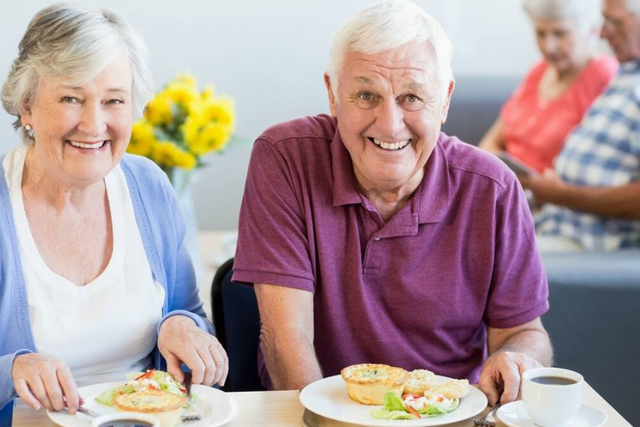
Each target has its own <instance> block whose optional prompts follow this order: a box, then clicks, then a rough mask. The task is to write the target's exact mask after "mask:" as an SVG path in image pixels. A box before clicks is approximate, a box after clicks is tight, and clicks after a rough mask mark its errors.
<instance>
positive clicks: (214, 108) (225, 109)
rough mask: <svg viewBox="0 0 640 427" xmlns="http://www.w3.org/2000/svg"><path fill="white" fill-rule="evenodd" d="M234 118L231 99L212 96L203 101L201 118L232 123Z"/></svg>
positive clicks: (226, 123)
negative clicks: (212, 97) (202, 115)
mask: <svg viewBox="0 0 640 427" xmlns="http://www.w3.org/2000/svg"><path fill="white" fill-rule="evenodd" d="M234 119H235V112H234V109H233V100H231V99H230V98H214V99H209V100H207V101H205V104H204V117H203V120H205V121H215V122H218V123H222V124H225V125H232V124H233V122H234Z"/></svg>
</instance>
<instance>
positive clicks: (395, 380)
mask: <svg viewBox="0 0 640 427" xmlns="http://www.w3.org/2000/svg"><path fill="white" fill-rule="evenodd" d="M340 374H341V375H342V379H343V380H344V382H345V384H346V387H347V393H348V394H349V397H350V398H351V399H353V400H355V401H356V402H360V403H364V404H365V405H382V404H383V403H384V395H385V393H387V392H389V391H394V392H396V393H397V394H398V395H401V394H402V392H403V391H404V386H405V384H406V382H407V381H408V380H409V372H407V371H405V370H404V369H402V368H395V367H393V366H389V365H381V364H374V363H363V364H359V365H351V366H348V367H346V368H344V369H343V370H342V371H341V372H340Z"/></svg>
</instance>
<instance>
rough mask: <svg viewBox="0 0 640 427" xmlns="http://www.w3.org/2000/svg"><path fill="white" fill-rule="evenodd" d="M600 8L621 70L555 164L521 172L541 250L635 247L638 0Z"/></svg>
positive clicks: (639, 236) (639, 184)
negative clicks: (535, 208) (537, 207)
mask: <svg viewBox="0 0 640 427" xmlns="http://www.w3.org/2000/svg"><path fill="white" fill-rule="evenodd" d="M602 14H603V15H604V25H603V27H602V37H603V38H605V39H606V40H607V42H608V43H609V45H610V46H611V49H612V50H613V52H614V53H615V55H616V58H617V59H618V61H620V64H621V66H620V72H619V73H618V75H617V76H616V78H615V79H613V81H612V82H611V84H610V85H609V86H608V87H607V88H606V90H605V91H604V93H603V94H602V95H600V97H598V99H596V100H595V102H594V103H593V105H592V106H591V108H590V109H589V111H588V112H587V114H586V115H585V117H584V119H583V120H582V122H581V123H580V125H579V126H578V127H576V128H575V129H574V130H573V131H572V132H571V135H569V137H568V138H567V141H566V143H565V144H564V146H563V148H562V151H561V152H560V154H559V155H558V158H557V159H556V161H555V163H554V168H553V169H547V170H546V171H545V173H543V174H540V175H536V176H530V177H521V178H520V181H521V183H522V185H523V187H525V188H527V189H529V190H531V192H532V193H533V195H534V197H535V199H536V201H538V202H539V203H543V204H544V206H543V207H542V210H541V212H539V213H538V214H537V215H536V216H535V218H534V219H535V223H536V238H537V241H538V245H539V247H540V250H541V251H542V252H559V251H563V252H566V251H570V252H574V251H583V250H593V251H615V250H619V249H625V248H638V247H640V180H639V178H640V107H639V106H640V0H604V2H603V6H602Z"/></svg>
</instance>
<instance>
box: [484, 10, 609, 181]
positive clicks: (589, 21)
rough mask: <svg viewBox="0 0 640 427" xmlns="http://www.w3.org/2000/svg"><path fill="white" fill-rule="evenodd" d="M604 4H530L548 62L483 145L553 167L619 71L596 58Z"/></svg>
mask: <svg viewBox="0 0 640 427" xmlns="http://www.w3.org/2000/svg"><path fill="white" fill-rule="evenodd" d="M600 4H601V0H524V2H523V6H524V9H525V11H526V12H527V15H528V16H529V18H530V19H531V22H532V24H533V27H534V30H535V34H536V41H537V43H538V48H539V49H540V53H541V54H542V57H543V59H542V61H540V62H539V63H538V64H536V65H535V66H534V67H533V68H532V69H531V71H530V72H529V74H528V75H527V77H526V78H525V80H524V81H523V83H522V84H521V86H520V87H519V88H518V89H517V90H516V92H515V93H514V94H513V95H512V96H511V97H510V98H509V100H508V101H507V102H506V103H505V105H504V107H503V108H502V112H501V114H500V117H498V119H497V120H496V122H495V123H494V125H493V126H492V127H491V129H490V130H489V131H488V132H487V134H486V135H485V136H484V138H483V139H482V141H481V142H480V145H479V146H480V147H481V148H483V149H485V150H487V151H489V152H491V153H494V154H498V153H500V152H502V151H506V152H507V153H508V154H510V155H511V156H512V157H515V158H516V159H518V160H520V161H522V162H523V163H525V164H526V165H528V166H530V167H531V168H533V169H535V170H537V171H539V172H542V171H543V170H545V169H547V168H549V167H551V166H552V164H553V160H554V159H555V158H556V156H557V155H558V153H559V152H560V149H561V148H562V145H563V144H564V140H565V138H566V137H567V135H568V134H569V132H570V131H571V130H572V129H573V128H574V127H575V126H576V125H577V124H578V123H580V120H582V117H583V116H584V113H585V112H586V111H587V109H588V108H589V106H590V105H591V103H592V102H593V100H594V99H595V98H596V97H597V96H598V95H600V93H601V92H602V91H603V90H604V88H605V87H606V86H607V84H608V83H609V81H610V80H611V79H612V78H613V76H614V75H615V73H616V71H617V69H618V63H617V61H616V60H615V59H614V58H613V57H611V56H608V55H600V56H598V55H596V53H595V47H596V41H597V39H598V34H599V32H600V27H601V22H602V19H601V15H600Z"/></svg>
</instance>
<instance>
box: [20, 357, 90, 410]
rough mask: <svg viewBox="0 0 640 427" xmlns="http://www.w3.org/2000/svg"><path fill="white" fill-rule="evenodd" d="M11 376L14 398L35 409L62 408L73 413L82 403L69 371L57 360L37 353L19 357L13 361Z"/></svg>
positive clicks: (64, 364)
mask: <svg viewBox="0 0 640 427" xmlns="http://www.w3.org/2000/svg"><path fill="white" fill-rule="evenodd" d="M11 376H12V378H13V385H14V387H15V389H16V393H18V396H20V398H21V399H22V400H23V401H24V402H25V403H26V404H27V405H29V406H30V407H32V408H33V409H35V410H38V409H40V408H41V407H44V408H46V409H48V410H54V411H61V410H62V409H64V408H65V407H66V408H67V409H68V410H69V413H70V414H75V413H76V411H77V410H78V407H79V406H81V405H82V404H83V403H84V402H83V400H82V398H81V397H80V395H79V394H78V388H77V387H76V381H75V380H74V379H73V376H72V375H71V370H70V369H69V367H68V366H67V365H66V363H64V362H61V361H59V360H53V359H49V358H47V357H44V356H43V355H41V354H37V353H29V354H21V355H19V356H16V358H15V359H14V360H13V367H12V369H11Z"/></svg>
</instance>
